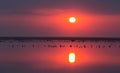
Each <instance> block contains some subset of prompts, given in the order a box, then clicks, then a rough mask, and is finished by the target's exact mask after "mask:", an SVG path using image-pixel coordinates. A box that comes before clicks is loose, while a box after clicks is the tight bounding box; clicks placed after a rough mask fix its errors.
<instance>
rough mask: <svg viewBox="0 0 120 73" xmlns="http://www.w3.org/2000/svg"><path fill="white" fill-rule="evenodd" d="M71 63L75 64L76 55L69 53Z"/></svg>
mask: <svg viewBox="0 0 120 73" xmlns="http://www.w3.org/2000/svg"><path fill="white" fill-rule="evenodd" d="M69 63H75V53H74V52H71V53H69Z"/></svg>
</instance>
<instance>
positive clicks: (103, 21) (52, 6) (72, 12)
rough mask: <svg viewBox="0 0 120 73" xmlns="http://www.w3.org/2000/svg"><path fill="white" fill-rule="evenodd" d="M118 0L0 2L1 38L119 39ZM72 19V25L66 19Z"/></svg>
mask: <svg viewBox="0 0 120 73" xmlns="http://www.w3.org/2000/svg"><path fill="white" fill-rule="evenodd" d="M119 3H120V0H109V1H108V0H0V36H35V37H36V36H37V37H42V36H47V37H51V36H62V37H63V36H67V37H72V36H76V37H120V33H119V31H120V29H119V27H120V4H119ZM71 16H74V17H76V19H77V22H76V23H75V24H70V23H69V22H68V18H69V17H71Z"/></svg>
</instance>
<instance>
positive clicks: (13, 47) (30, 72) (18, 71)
mask: <svg viewBox="0 0 120 73" xmlns="http://www.w3.org/2000/svg"><path fill="white" fill-rule="evenodd" d="M70 52H74V53H75V54H76V62H75V63H74V64H70V63H69V62H68V54H69V53H70ZM0 73H120V39H119V38H28V37H26V38H25V37H24V38H23V37H19V38H18V37H14V38H8V37H1V38H0Z"/></svg>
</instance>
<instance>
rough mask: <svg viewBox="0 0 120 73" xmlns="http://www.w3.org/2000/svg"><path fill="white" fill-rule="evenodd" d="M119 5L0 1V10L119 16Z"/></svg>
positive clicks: (86, 0) (80, 0)
mask: <svg viewBox="0 0 120 73" xmlns="http://www.w3.org/2000/svg"><path fill="white" fill-rule="evenodd" d="M119 3H120V0H109V1H108V0H102V1H101V0H1V1H0V10H2V11H4V10H9V11H11V13H25V14H26V13H27V12H26V11H25V10H26V9H27V10H31V9H46V8H48V9H71V8H75V9H78V10H81V9H83V10H85V11H87V12H93V13H99V14H120V8H119V7H120V4H119ZM9 11H8V13H9Z"/></svg>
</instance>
